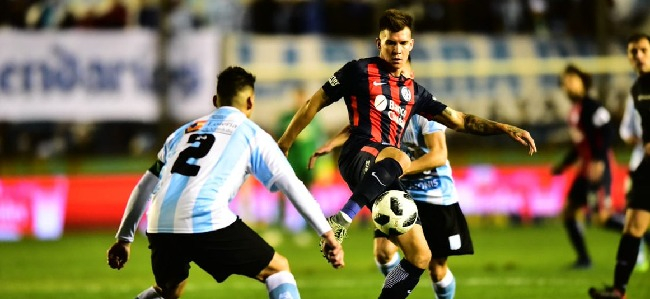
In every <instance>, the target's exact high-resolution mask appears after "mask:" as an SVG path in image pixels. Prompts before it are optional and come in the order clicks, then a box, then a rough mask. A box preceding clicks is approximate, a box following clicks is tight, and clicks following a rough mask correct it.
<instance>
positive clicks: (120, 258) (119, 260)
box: [106, 240, 131, 270]
mask: <svg viewBox="0 0 650 299" xmlns="http://www.w3.org/2000/svg"><path fill="white" fill-rule="evenodd" d="M130 253H131V243H129V242H125V241H119V240H118V241H116V242H115V243H114V244H113V246H111V248H109V249H108V251H107V252H106V257H107V258H108V266H109V267H111V268H112V269H118V270H119V269H122V268H124V264H126V262H127V261H128V260H129V254H130Z"/></svg>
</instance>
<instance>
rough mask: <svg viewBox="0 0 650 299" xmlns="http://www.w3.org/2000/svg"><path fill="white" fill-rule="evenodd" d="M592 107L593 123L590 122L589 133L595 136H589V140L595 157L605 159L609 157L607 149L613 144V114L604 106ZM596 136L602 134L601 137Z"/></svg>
mask: <svg viewBox="0 0 650 299" xmlns="http://www.w3.org/2000/svg"><path fill="white" fill-rule="evenodd" d="M594 108H595V109H594ZM592 109H593V110H592V111H593V113H592V114H591V119H590V121H591V124H589V127H590V129H589V130H590V131H591V133H587V134H590V135H592V136H594V137H593V138H588V139H587V140H588V142H589V147H590V148H591V152H592V153H593V156H594V158H595V159H597V160H605V159H607V149H609V147H610V144H611V134H612V132H611V131H610V130H611V123H610V119H611V116H610V114H609V111H607V109H606V108H605V107H603V106H600V105H598V106H596V107H593V108H592ZM595 136H600V138H596V137H595Z"/></svg>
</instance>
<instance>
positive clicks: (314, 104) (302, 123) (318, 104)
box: [278, 88, 328, 156]
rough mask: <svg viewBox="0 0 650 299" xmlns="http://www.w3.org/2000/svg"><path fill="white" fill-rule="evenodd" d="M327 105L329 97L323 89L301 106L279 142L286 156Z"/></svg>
mask: <svg viewBox="0 0 650 299" xmlns="http://www.w3.org/2000/svg"><path fill="white" fill-rule="evenodd" d="M327 104H328V99H327V96H326V95H325V91H323V89H322V88H321V89H319V90H318V91H316V93H314V95H313V96H311V98H309V100H307V102H305V103H304V104H303V105H302V106H300V108H299V109H298V111H297V112H296V114H295V115H294V116H293V118H292V119H291V122H290V123H289V126H288V127H287V129H286V130H285V131H284V134H282V136H281V137H280V139H279V140H278V146H280V149H281V150H282V152H283V153H284V154H285V156H286V155H287V153H288V152H289V148H291V145H293V142H294V141H295V140H296V138H297V137H298V134H300V132H302V130H304V129H305V127H307V125H308V124H309V123H310V122H311V121H312V120H313V119H314V117H315V116H316V113H318V111H320V110H321V109H323V107H325V106H327Z"/></svg>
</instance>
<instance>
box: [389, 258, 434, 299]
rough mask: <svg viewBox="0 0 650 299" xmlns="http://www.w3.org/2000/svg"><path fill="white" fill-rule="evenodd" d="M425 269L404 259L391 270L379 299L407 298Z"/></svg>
mask: <svg viewBox="0 0 650 299" xmlns="http://www.w3.org/2000/svg"><path fill="white" fill-rule="evenodd" d="M422 273H424V269H420V268H418V267H416V266H414V265H413V264H411V263H410V262H409V261H407V260H406V259H402V260H401V261H400V262H399V265H397V267H395V268H394V269H393V270H391V271H390V272H389V273H388V275H387V276H386V279H385V280H384V287H383V288H382V289H381V294H380V295H379V299H399V298H406V297H408V295H410V294H411V291H412V290H413V289H414V288H415V286H416V285H417V284H418V282H419V281H420V276H422Z"/></svg>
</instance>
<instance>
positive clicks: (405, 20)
mask: <svg viewBox="0 0 650 299" xmlns="http://www.w3.org/2000/svg"><path fill="white" fill-rule="evenodd" d="M406 27H408V28H409V29H411V30H413V16H411V15H409V14H408V13H405V12H403V11H401V10H399V9H394V8H391V9H388V10H386V11H384V13H383V14H382V15H381V17H380V18H379V31H383V30H385V29H388V31H390V32H398V31H402V30H403V29H404V28H406Z"/></svg>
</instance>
